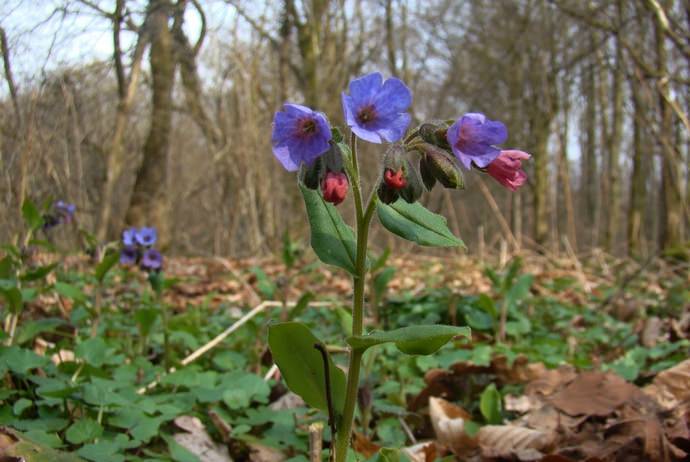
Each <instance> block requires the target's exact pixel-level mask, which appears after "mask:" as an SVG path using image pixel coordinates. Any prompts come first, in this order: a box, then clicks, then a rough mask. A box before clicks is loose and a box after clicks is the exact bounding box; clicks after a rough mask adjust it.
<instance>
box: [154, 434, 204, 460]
mask: <svg viewBox="0 0 690 462" xmlns="http://www.w3.org/2000/svg"><path fill="white" fill-rule="evenodd" d="M161 437H163V439H164V440H165V442H166V443H168V451H170V457H171V458H172V460H174V461H175V462H200V460H199V458H198V457H197V456H196V455H194V454H193V453H191V452H190V451H189V450H187V449H185V448H184V447H183V446H181V445H180V444H179V443H178V442H177V441H175V439H174V438H173V437H172V436H168V435H166V434H161Z"/></svg>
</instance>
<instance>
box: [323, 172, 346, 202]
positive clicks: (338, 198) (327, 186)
mask: <svg viewBox="0 0 690 462" xmlns="http://www.w3.org/2000/svg"><path fill="white" fill-rule="evenodd" d="M348 189H350V182H349V181H348V180H347V176H345V174H344V173H343V172H328V173H327V174H326V176H325V177H324V179H323V181H322V182H321V192H322V193H323V198H324V200H325V201H326V202H330V203H332V204H333V205H338V204H340V203H341V202H342V201H344V200H345V196H347V190H348Z"/></svg>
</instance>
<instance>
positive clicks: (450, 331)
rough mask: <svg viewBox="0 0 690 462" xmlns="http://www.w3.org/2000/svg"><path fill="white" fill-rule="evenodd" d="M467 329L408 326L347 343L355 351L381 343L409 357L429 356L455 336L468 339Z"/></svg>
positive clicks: (350, 338) (351, 339)
mask: <svg viewBox="0 0 690 462" xmlns="http://www.w3.org/2000/svg"><path fill="white" fill-rule="evenodd" d="M470 334H471V330H470V328H469V327H457V326H444V325H440V324H434V325H428V326H409V327H401V328H400V329H395V330H389V331H386V332H372V333H370V334H368V335H357V336H352V337H348V339H347V343H348V344H349V345H350V346H351V347H352V348H354V349H356V350H366V349H367V348H369V347H372V346H375V345H380V344H382V343H388V342H393V343H395V346H396V347H397V348H398V350H400V351H402V352H403V353H405V354H409V355H429V354H431V353H434V352H435V351H436V350H438V349H439V348H441V347H442V346H443V345H445V344H446V343H448V341H450V339H452V338H453V337H455V336H458V335H462V336H464V337H470Z"/></svg>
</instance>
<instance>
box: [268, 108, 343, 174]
mask: <svg viewBox="0 0 690 462" xmlns="http://www.w3.org/2000/svg"><path fill="white" fill-rule="evenodd" d="M330 140H331V127H330V125H329V124H328V120H327V119H326V116H325V115H323V114H322V113H320V112H316V111H313V110H311V109H309V108H308V107H305V106H300V105H299V104H290V103H285V104H284V105H283V111H279V112H276V114H275V116H274V117H273V134H272V135H271V143H272V144H273V155H274V156H275V157H276V159H278V161H280V163H281V164H283V167H285V169H286V170H288V171H290V172H294V171H297V170H298V169H299V166H300V164H301V163H302V162H304V163H305V164H311V163H312V162H313V161H314V160H315V159H316V158H317V157H319V156H320V155H321V154H323V153H324V152H326V151H327V150H328V148H329V147H330V145H329V143H328V142H329V141H330Z"/></svg>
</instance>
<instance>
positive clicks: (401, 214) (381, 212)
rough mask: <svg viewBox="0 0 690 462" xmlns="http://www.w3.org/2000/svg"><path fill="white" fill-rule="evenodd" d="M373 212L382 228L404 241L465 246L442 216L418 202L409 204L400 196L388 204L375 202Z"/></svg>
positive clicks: (438, 245) (434, 245)
mask: <svg viewBox="0 0 690 462" xmlns="http://www.w3.org/2000/svg"><path fill="white" fill-rule="evenodd" d="M376 212H377V214H378V216H379V221H381V224H382V225H383V227H384V228H386V229H387V230H388V231H390V232H391V233H393V234H395V235H396V236H399V237H402V238H403V239H407V240H408V241H412V242H416V243H417V244H419V245H427V246H432V247H456V246H463V247H464V246H465V244H464V243H463V242H462V240H460V239H458V238H457V237H455V236H454V235H453V233H452V232H451V231H450V229H448V224H447V221H446V219H445V218H444V217H443V216H441V215H438V214H436V213H433V212H431V211H429V210H428V209H426V208H425V207H424V206H423V205H422V204H420V203H419V202H414V203H412V204H410V203H407V202H405V201H404V200H401V199H398V200H397V201H395V202H393V203H392V204H390V205H386V204H384V203H382V202H379V204H378V205H377V208H376Z"/></svg>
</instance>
